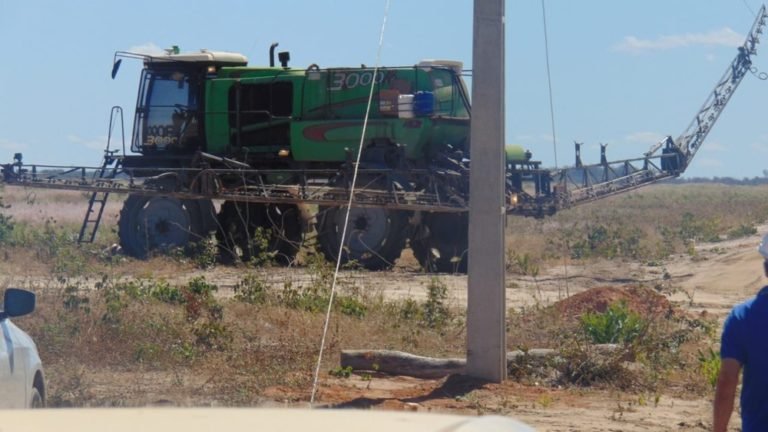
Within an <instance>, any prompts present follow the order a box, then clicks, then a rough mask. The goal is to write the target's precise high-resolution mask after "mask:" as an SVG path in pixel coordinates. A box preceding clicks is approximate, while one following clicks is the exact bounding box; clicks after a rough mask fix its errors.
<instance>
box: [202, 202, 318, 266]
mask: <svg viewBox="0 0 768 432" xmlns="http://www.w3.org/2000/svg"><path fill="white" fill-rule="evenodd" d="M218 225H219V226H218V230H217V231H216V240H217V242H218V248H219V259H220V261H221V262H223V263H227V264H234V263H236V262H238V261H240V262H246V263H247V262H251V261H252V260H254V259H257V260H258V261H264V260H268V259H273V260H274V261H275V262H277V263H279V264H282V265H290V264H292V263H293V262H294V260H295V258H296V254H297V253H298V251H299V248H300V247H301V244H302V241H303V238H304V229H303V223H302V214H301V211H300V210H299V207H298V206H296V205H292V204H257V203H237V202H233V201H227V202H225V203H224V204H223V205H222V206H221V210H220V211H219V215H218Z"/></svg>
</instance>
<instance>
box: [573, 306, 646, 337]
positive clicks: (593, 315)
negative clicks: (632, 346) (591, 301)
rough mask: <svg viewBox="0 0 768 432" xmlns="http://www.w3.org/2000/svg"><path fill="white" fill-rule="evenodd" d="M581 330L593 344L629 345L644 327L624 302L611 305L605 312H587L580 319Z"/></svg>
mask: <svg viewBox="0 0 768 432" xmlns="http://www.w3.org/2000/svg"><path fill="white" fill-rule="evenodd" d="M580 323H581V328H582V330H583V331H584V332H585V333H586V334H587V336H588V337H589V338H590V340H591V341H592V342H593V343H597V344H605V343H624V344H626V343H630V342H632V341H633V340H634V339H636V338H637V337H638V336H639V335H640V334H641V332H642V331H643V328H644V327H645V326H646V323H645V321H644V320H643V318H642V317H641V316H640V315H639V314H638V313H636V312H633V311H631V310H629V308H627V304H626V302H623V301H621V302H618V303H613V304H611V305H610V306H608V309H606V311H605V312H602V313H600V312H587V313H585V314H584V315H582V316H581V318H580Z"/></svg>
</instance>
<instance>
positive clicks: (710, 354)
mask: <svg viewBox="0 0 768 432" xmlns="http://www.w3.org/2000/svg"><path fill="white" fill-rule="evenodd" d="M698 360H699V372H701V375H702V377H704V380H705V381H706V382H707V384H709V385H710V387H712V388H715V386H716V385H717V376H718V375H720V365H721V360H720V353H719V352H715V351H714V350H713V349H712V348H709V349H708V350H707V351H699V358H698Z"/></svg>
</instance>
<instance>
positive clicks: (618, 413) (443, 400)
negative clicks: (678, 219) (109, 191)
mask: <svg viewBox="0 0 768 432" xmlns="http://www.w3.org/2000/svg"><path fill="white" fill-rule="evenodd" d="M766 232H768V226H761V227H759V229H758V234H757V235H754V236H751V237H748V238H742V239H738V240H730V241H725V242H720V243H716V244H704V245H700V246H697V247H696V254H695V255H694V256H690V255H679V256H677V257H675V258H674V259H673V260H672V261H671V262H669V263H667V265H666V266H665V267H651V266H643V265H639V264H628V263H617V262H610V261H606V262H599V263H593V264H590V265H586V266H574V265H571V264H569V265H567V266H560V267H556V268H548V269H543V271H542V274H541V276H539V277H538V278H537V279H533V278H528V277H524V278H521V277H516V276H513V275H509V276H508V278H507V285H508V288H507V303H508V305H509V306H510V307H519V306H523V305H530V304H533V303H536V302H542V303H545V304H550V303H553V302H555V301H557V300H558V299H561V298H563V297H564V296H566V294H569V295H574V294H577V293H580V292H585V291H587V290H590V289H593V288H596V287H605V286H610V287H612V289H622V288H629V287H631V286H634V285H636V284H637V282H638V281H643V282H646V283H648V284H653V283H654V282H658V283H662V282H665V281H667V282H668V283H669V284H670V285H671V286H674V287H675V292H674V293H673V294H672V295H671V296H670V297H669V300H670V302H671V303H672V304H673V305H674V306H675V307H677V308H680V309H682V310H685V311H688V312H691V313H696V314H700V313H702V312H704V313H706V314H710V315H711V316H714V317H716V318H717V319H718V322H722V319H723V318H724V317H725V316H726V315H727V313H728V312H729V311H730V309H731V307H732V306H733V305H734V304H736V303H739V302H741V301H743V300H745V299H746V298H748V297H750V296H752V295H754V294H755V293H756V292H757V291H758V290H759V288H760V287H761V286H762V285H763V284H764V283H765V278H764V277H763V275H762V258H761V257H760V256H759V255H758V254H757V251H756V246H757V244H758V242H759V240H760V238H761V236H762V235H764V234H765V233H766ZM665 273H666V274H665ZM566 275H567V277H566ZM403 278H406V277H405V276H403ZM408 278H409V279H412V278H413V276H412V275H411V276H409V277H408ZM416 279H418V278H416ZM423 282H424V281H420V282H419V281H412V280H411V281H409V282H406V281H405V280H400V279H399V278H398V281H397V283H392V282H391V281H388V282H384V281H383V282H382V283H386V284H387V286H389V287H392V288H389V289H387V290H386V292H387V293H388V295H392V296H400V295H409V296H420V295H423V289H419V283H422V284H423ZM465 284H466V278H464V277H452V278H451V279H450V283H449V286H450V287H451V289H452V295H453V299H454V301H455V302H456V303H458V304H463V303H464V302H465V301H466V288H465V287H466V285H465ZM350 348H353V347H350ZM321 384H322V386H321V391H320V399H321V400H322V401H323V402H324V403H328V404H332V405H336V406H351V407H371V408H383V409H405V410H417V411H460V412H467V413H473V412H474V413H486V414H488V413H497V414H503V415H510V416H513V417H515V418H517V419H519V420H522V421H525V422H527V423H529V424H530V425H532V426H535V427H536V428H537V429H538V430H541V431H670V430H709V429H710V428H711V403H712V402H711V395H709V396H707V397H705V398H699V399H690V398H687V397H684V396H679V395H682V394H683V393H682V392H677V391H676V390H675V389H668V391H665V392H664V394H662V395H660V396H655V395H637V394H625V393H621V392H611V391H593V390H590V391H585V390H578V389H576V390H574V389H551V388H539V387H535V386H534V387H531V386H523V385H520V384H516V383H512V382H507V383H504V384H500V385H497V384H486V385H481V384H478V383H471V382H467V381H466V380H462V379H460V378H458V377H449V378H447V379H441V380H419V379H414V378H406V377H374V378H373V379H371V380H370V381H365V380H362V379H360V377H353V378H351V379H331V378H329V379H326V380H324V381H323V382H322V383H321ZM657 397H658V399H657ZM274 399H275V400H280V392H279V391H277V392H276V393H274ZM738 426H739V421H738V415H734V419H733V420H732V421H731V427H732V429H733V430H739V429H738Z"/></svg>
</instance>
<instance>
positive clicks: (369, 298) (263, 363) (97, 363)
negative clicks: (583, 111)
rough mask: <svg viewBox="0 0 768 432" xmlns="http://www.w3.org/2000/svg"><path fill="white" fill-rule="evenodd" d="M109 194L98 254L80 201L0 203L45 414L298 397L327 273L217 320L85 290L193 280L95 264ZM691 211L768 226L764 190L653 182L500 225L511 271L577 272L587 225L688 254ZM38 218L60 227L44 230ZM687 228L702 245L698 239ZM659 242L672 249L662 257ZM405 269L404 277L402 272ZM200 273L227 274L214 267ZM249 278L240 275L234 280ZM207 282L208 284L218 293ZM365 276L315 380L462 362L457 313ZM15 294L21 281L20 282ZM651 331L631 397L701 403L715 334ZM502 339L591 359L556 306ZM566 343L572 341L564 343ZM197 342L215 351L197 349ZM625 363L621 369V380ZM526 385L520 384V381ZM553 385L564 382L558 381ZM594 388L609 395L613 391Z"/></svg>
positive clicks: (728, 225) (24, 194)
mask: <svg viewBox="0 0 768 432" xmlns="http://www.w3.org/2000/svg"><path fill="white" fill-rule="evenodd" d="M115 198H116V199H114V200H113V201H111V203H110V205H109V206H108V209H107V212H108V214H107V216H106V217H105V225H104V226H103V228H102V231H101V233H100V236H101V240H100V241H99V244H97V245H96V246H93V247H84V248H77V247H76V246H74V244H73V242H72V240H71V239H72V233H73V232H74V230H76V229H78V228H79V224H80V223H81V221H82V220H81V218H82V214H83V213H84V212H85V208H86V204H87V197H85V196H83V194H79V193H74V194H73V193H61V192H39V191H36V192H35V195H34V196H30V195H29V194H28V191H23V190H19V189H12V188H7V189H6V190H5V191H4V201H5V202H6V204H11V205H12V207H11V208H10V209H6V210H4V211H3V213H4V214H6V215H11V216H12V217H13V220H14V221H15V222H17V224H18V225H19V226H20V228H19V233H15V234H14V235H16V237H13V236H12V237H11V239H15V240H13V241H8V242H6V243H0V251H2V253H0V269H2V270H3V271H5V272H6V273H8V274H14V275H15V276H21V277H22V279H21V284H22V285H26V286H29V287H32V288H33V289H35V291H37V292H38V293H39V308H38V311H37V312H36V313H35V314H33V315H31V316H29V317H25V318H23V319H19V320H18V324H20V325H21V326H23V327H25V328H26V329H28V330H29V332H30V333H31V334H32V335H33V337H34V338H35V339H36V340H37V342H38V347H39V349H40V352H41V355H42V357H43V360H44V363H45V364H46V367H47V372H48V377H49V382H50V387H51V389H50V390H51V391H50V394H51V402H53V404H55V405H61V406H66V405H99V406H104V405H142V404H146V403H162V402H163V401H171V403H174V404H182V405H201V404H202V405H207V404H218V405H252V404H256V403H259V402H260V401H262V400H263V399H264V398H269V397H270V396H269V395H270V394H274V391H273V390H274V389H275V388H285V389H289V390H290V391H287V392H284V393H285V394H292V395H294V396H293V397H297V398H306V396H307V393H308V391H309V384H310V380H311V373H312V371H313V369H314V361H315V359H316V356H317V349H318V346H319V339H320V331H321V329H322V323H323V318H324V315H323V313H322V312H323V310H321V309H318V308H317V307H316V305H317V304H322V301H323V297H322V296H323V292H322V289H319V290H318V289H317V288H318V287H322V286H325V285H326V284H327V271H328V270H327V268H323V267H322V266H320V267H317V268H312V267H311V266H312V263H311V262H310V263H309V264H308V267H306V268H305V269H303V270H302V271H301V272H294V273H291V272H273V274H275V275H278V276H274V277H271V276H269V275H270V271H269V270H268V269H266V270H264V272H260V273H258V274H256V276H255V277H256V278H257V279H258V278H261V279H262V280H263V281H264V284H265V287H266V288H265V290H266V297H265V299H266V300H265V301H263V302H255V304H250V303H246V302H243V301H238V300H237V299H235V298H234V297H233V295H232V293H231V292H227V293H218V294H217V296H215V303H216V304H218V305H219V306H220V307H221V318H220V319H216V318H211V316H213V315H210V314H214V315H215V313H217V312H215V311H214V312H211V311H210V310H208V309H205V308H206V307H208V306H201V307H203V311H204V313H202V315H201V316H203V317H204V318H198V319H189V311H188V306H186V304H179V303H168V302H164V301H161V300H158V299H157V298H154V297H151V296H146V295H145V296H138V297H136V296H133V297H132V296H131V295H129V294H127V293H126V292H122V291H119V290H118V292H116V293H115V292H113V291H114V290H113V291H110V290H109V289H96V290H94V289H92V288H91V287H92V282H93V281H94V279H95V280H99V279H100V278H94V275H100V274H106V275H109V277H108V278H107V279H106V280H107V281H108V282H109V283H111V284H113V285H115V284H117V283H118V282H125V281H135V280H136V279H137V278H142V277H143V278H145V279H146V280H147V281H146V283H147V284H149V285H152V284H157V283H159V281H160V279H161V275H175V276H183V275H188V274H191V273H194V272H197V273H199V272H200V270H199V269H197V268H196V267H195V265H194V262H190V261H185V259H184V258H182V257H180V256H170V257H168V256H166V257H156V258H153V259H151V260H148V261H135V260H132V259H128V258H123V257H120V256H111V255H109V254H104V253H103V249H104V247H105V246H106V245H108V244H110V243H111V242H114V241H115V239H116V237H115V235H114V226H115V225H116V221H117V214H118V213H119V207H120V201H121V200H120V197H115ZM686 213H690V214H691V215H694V216H695V220H696V221H703V222H706V224H707V225H706V227H704V228H707V229H712V230H713V231H714V232H715V233H716V234H717V235H718V236H721V237H725V236H727V235H728V233H729V231H731V230H732V229H734V228H737V227H739V226H741V225H748V226H753V225H756V224H759V223H763V222H765V220H766V218H768V187H763V186H749V187H747V186H743V187H742V186H739V187H733V186H729V187H726V186H719V185H674V186H672V185H659V186H654V187H650V188H647V189H644V190H643V191H639V192H633V193H631V194H626V195H622V196H618V197H614V198H610V199H606V200H604V201H601V202H598V203H593V204H589V205H585V206H582V207H579V208H575V209H571V210H568V211H563V212H561V213H559V214H558V215H556V216H555V217H551V218H548V219H544V220H532V219H522V218H510V219H509V223H508V236H507V241H508V250H509V260H508V261H509V263H510V266H509V270H510V271H512V272H517V273H526V274H529V275H534V276H535V274H534V273H536V272H537V267H538V266H546V265H548V263H552V262H560V263H561V262H562V260H563V259H568V260H576V258H574V257H573V256H572V247H573V242H575V241H578V240H580V239H583V238H584V236H585V233H586V232H588V228H589V227H594V226H598V225H600V226H605V227H608V228H610V229H611V230H613V231H611V232H613V233H616V235H617V236H619V237H620V236H621V235H626V234H627V233H628V231H626V228H628V227H631V228H636V229H637V230H638V231H637V232H636V233H635V234H636V235H637V238H638V241H639V244H640V245H641V246H642V248H641V249H642V254H641V255H639V256H637V257H634V258H632V257H627V256H617V257H615V258H616V259H622V260H630V259H635V260H641V261H643V262H647V261H650V260H661V261H663V260H664V259H665V255H664V254H663V253H662V252H663V251H666V252H667V253H669V252H670V251H676V252H681V251H685V248H686V239H685V238H684V237H683V236H682V235H680V234H679V233H680V232H681V230H682V229H683V228H685V226H684V225H685V223H684V220H685V214H686ZM46 219H48V220H50V219H53V220H55V223H51V222H49V223H48V225H46V224H45V222H44V221H45V220H46ZM51 227H52V228H51ZM688 228H690V227H688ZM694 228H696V229H704V228H701V227H694ZM45 229H50V230H51V231H48V232H47V233H48V234H49V235H47V236H46V235H38V234H40V233H46V231H45ZM22 231H23V233H22ZM691 232H693V234H694V235H698V234H697V231H695V230H694V231H691ZM20 233H21V234H23V236H22V235H21V234H20ZM51 233H54V234H55V235H53V236H51V235H50V234H51ZM638 233H639V234H638ZM699 234H700V233H699ZM22 240H23V241H22ZM612 241H618V240H615V239H614V240H612ZM567 242H571V243H570V244H567ZM665 245H666V246H668V248H667V249H664V250H662V249H663V248H662V246H665ZM609 246H610V245H609ZM670 248H671V249H670ZM405 255H408V254H407V253H406V254H405ZM526 256H527V258H526V259H523V257H526ZM603 258H604V257H603ZM585 259H587V258H585ZM588 259H595V258H594V257H590V258H588ZM404 261H408V260H407V259H405V260H404ZM399 271H409V270H408V269H405V270H403V268H402V267H401V269H399ZM235 273H237V271H235ZM210 274H211V275H220V274H221V273H219V272H217V271H215V270H212V271H211V273H210ZM247 274H248V272H247V271H246V270H243V273H242V274H239V275H238V278H244V277H245V276H246V275H247ZM215 277H216V276H211V277H210V278H209V281H210V282H218V281H216V280H214V278H215ZM385 277H386V276H385ZM276 278H278V279H279V280H278V279H276ZM366 278H367V276H366V274H365V273H359V272H349V273H347V276H346V279H345V280H344V281H343V282H344V283H343V284H342V285H343V286H344V289H345V290H346V291H345V292H346V295H347V296H348V297H349V298H351V299H353V300H354V301H353V300H349V301H350V303H348V304H347V307H348V308H349V310H348V312H349V313H348V314H345V313H342V312H341V309H337V310H336V312H335V313H334V315H333V321H332V322H331V325H330V327H329V330H330V334H329V339H328V346H327V349H328V351H327V353H328V354H327V355H326V356H325V361H324V364H323V368H322V369H323V370H325V371H327V370H330V369H332V368H333V367H335V366H336V365H338V354H339V350H340V349H341V348H360V349H364V348H376V349H398V350H404V351H410V352H413V353H416V354H423V355H434V356H457V355H461V354H462V353H463V351H464V338H465V329H464V325H463V319H464V318H463V312H462V311H459V310H455V309H450V308H449V309H448V314H449V318H448V319H447V320H444V321H441V320H440V319H437V320H434V319H426V318H425V310H427V309H426V306H425V303H424V301H421V300H419V301H417V300H408V299H405V300H398V301H393V300H386V299H385V298H384V297H383V296H382V295H381V294H382V293H380V292H370V291H369V290H368V287H367V285H366ZM18 282H19V279H18V278H17V279H15V281H14V283H18ZM286 283H290V285H289V287H290V289H292V290H294V291H296V292H298V293H299V294H296V295H299V296H309V295H311V294H312V293H311V292H310V293H309V294H307V292H308V291H307V290H309V291H311V289H316V291H317V292H316V293H315V294H319V297H318V298H312V299H310V300H306V299H304V300H301V301H305V302H306V303H301V301H300V302H299V303H298V305H297V304H296V303H295V302H294V303H291V302H289V301H288V300H286V299H287V298H288V297H287V294H286V290H285V288H284V287H285V286H286ZM43 286H44V287H46V289H45V290H43V289H41V287H43ZM68 286H69V287H70V288H69V289H68ZM313 287H314V288H313ZM115 295H116V297H115ZM292 295H293V294H292ZM342 300H343V299H342ZM442 301H445V300H442ZM355 302H357V303H355ZM203 303H205V302H203ZM187 304H188V303H187ZM339 304H343V301H342V302H341V303H339ZM448 304H450V303H449V301H448ZM433 306H434V305H433ZM211 307H213V306H211ZM341 307H342V306H339V308H341ZM360 307H362V308H363V309H364V315H363V316H362V317H361V316H359V314H358V315H355V313H354V312H355V310H357V309H355V308H360ZM213 309H215V307H214V308H213ZM206 310H207V311H208V312H205V311H206ZM429 310H431V311H435V310H437V311H439V310H441V309H440V308H434V307H433V308H431V309H429ZM358 312H359V311H358ZM430 313H434V312H430ZM206 314H208V315H206ZM205 317H208V318H205ZM433 318H434V317H433ZM438 318H439V317H438ZM435 323H440V324H439V325H434V324H435ZM652 324H653V325H654V327H653V328H654V333H653V337H652V338H648V339H647V340H646V342H645V346H644V347H643V350H644V351H642V352H644V353H645V354H644V356H645V357H644V358H643V359H642V360H638V362H639V363H640V365H641V367H645V366H643V365H646V366H647V365H650V364H656V365H659V366H663V368H662V369H663V370H660V369H649V368H647V367H646V369H645V371H646V372H647V373H645V374H642V375H633V377H634V378H633V379H632V380H630V381H628V382H630V383H631V384H633V385H637V388H638V389H640V388H642V389H645V388H648V387H653V388H657V389H658V388H664V386H670V385H672V386H675V387H676V388H685V389H689V390H694V391H701V388H702V387H701V384H700V382H702V377H701V376H698V375H697V374H696V363H695V361H696V359H695V358H696V353H697V352H698V350H699V349H700V348H704V347H708V346H711V339H710V336H711V335H707V334H704V333H706V332H704V333H701V332H700V331H699V330H700V329H699V330H697V329H691V330H690V332H688V333H685V334H682V335H681V334H679V333H675V330H676V329H679V328H680V326H681V325H682V324H680V322H679V321H674V320H672V321H670V320H668V319H666V318H665V317H659V318H658V319H656V320H655V321H654V322H653V323H652ZM688 324H689V323H687V324H685V325H688ZM206 325H207V327H206ZM216 326H219V327H216ZM508 328H509V332H508V341H509V346H510V348H511V349H512V348H515V347H523V348H538V347H570V348H574V347H575V349H577V350H576V351H569V352H570V353H571V354H573V355H575V354H579V355H582V354H584V353H585V352H586V351H583V350H582V351H578V348H579V347H583V346H584V344H583V339H580V338H582V336H583V335H582V334H581V333H580V332H579V329H578V326H577V322H576V321H574V320H572V319H567V318H566V317H564V316H563V314H562V313H560V312H559V311H558V310H557V309H556V308H554V307H551V305H547V304H540V305H537V306H536V307H533V308H529V309H526V310H513V311H510V313H509V323H508ZM697 332H698V333H697ZM201 334H202V335H203V336H204V337H202V338H201ZM564 335H566V336H567V335H573V336H574V337H573V338H571V339H567V338H566V339H564V338H563V336H564ZM673 336H679V337H680V338H681V339H680V341H679V342H680V343H679V344H678V345H676V349H677V350H678V352H679V355H677V356H675V357H663V358H662V357H658V358H655V357H653V356H651V355H648V353H651V352H652V353H660V352H662V351H663V350H666V352H669V345H668V343H669V341H670V339H669V338H670V337H673ZM206 337H207V338H208V339H211V338H212V339H213V340H214V343H210V342H211V341H210V340H208V341H207V342H206V340H205V338H206ZM580 344H581V345H580ZM665 344H667V345H665ZM574 353H575V354H574ZM574 358H577V357H574ZM581 360H585V359H584V358H581ZM586 360H589V359H586ZM622 362H623V361H622ZM622 362H620V363H618V366H620V367H622V368H623V363H622ZM643 362H645V363H643ZM619 370H620V371H621V370H626V369H619ZM653 374H656V375H653ZM638 377H640V378H638ZM550 378H553V377H552V376H550ZM521 381H523V382H525V377H522V378H521ZM547 382H552V383H558V384H562V382H557V381H556V380H554V379H553V380H551V381H547ZM626 382H627V381H625V383H626ZM604 385H609V386H610V382H608V381H606V382H604ZM281 394H282V393H281Z"/></svg>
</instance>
